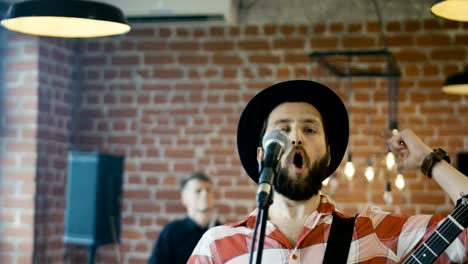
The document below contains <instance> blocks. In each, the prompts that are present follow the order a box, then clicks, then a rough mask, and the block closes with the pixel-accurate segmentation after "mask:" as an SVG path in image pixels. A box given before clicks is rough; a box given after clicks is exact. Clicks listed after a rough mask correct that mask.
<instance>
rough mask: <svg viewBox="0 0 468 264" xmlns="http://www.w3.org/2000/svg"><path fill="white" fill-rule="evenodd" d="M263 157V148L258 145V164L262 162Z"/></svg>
mask: <svg viewBox="0 0 468 264" xmlns="http://www.w3.org/2000/svg"><path fill="white" fill-rule="evenodd" d="M262 159H263V148H262V147H258V148H257V162H258V164H260V163H261V162H262Z"/></svg>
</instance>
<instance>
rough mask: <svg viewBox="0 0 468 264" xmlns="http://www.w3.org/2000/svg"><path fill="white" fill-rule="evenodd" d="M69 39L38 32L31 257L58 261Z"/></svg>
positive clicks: (71, 55) (70, 76) (71, 83)
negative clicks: (36, 114) (35, 163)
mask: <svg viewBox="0 0 468 264" xmlns="http://www.w3.org/2000/svg"><path fill="white" fill-rule="evenodd" d="M74 43H75V42H74V41H72V40H64V39H58V38H40V41H39V58H40V59H39V69H38V73H39V87H38V110H39V116H38V124H37V153H36V155H37V156H36V158H37V167H36V195H35V201H36V208H35V209H36V217H35V237H34V240H35V248H34V256H35V258H34V261H35V262H38V263H63V262H64V252H65V250H64V245H63V232H64V227H63V226H64V219H65V216H64V211H65V205H66V204H65V203H66V199H65V197H66V194H65V189H66V188H65V186H66V173H67V151H68V150H69V149H70V148H71V147H72V146H71V142H69V141H70V136H71V134H70V133H71V131H70V130H71V128H72V124H71V117H72V102H73V101H72V99H73V91H74V89H78V87H76V85H77V84H78V83H77V82H76V81H75V77H74V71H75V68H77V67H75V63H74V60H75V57H77V56H79V54H78V53H76V52H75V46H74Z"/></svg>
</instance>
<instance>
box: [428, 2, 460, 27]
mask: <svg viewBox="0 0 468 264" xmlns="http://www.w3.org/2000/svg"><path fill="white" fill-rule="evenodd" d="M431 13H432V14H434V15H435V16H438V17H440V18H444V19H447V20H452V21H460V22H468V0H437V1H435V2H434V4H433V5H432V7H431Z"/></svg>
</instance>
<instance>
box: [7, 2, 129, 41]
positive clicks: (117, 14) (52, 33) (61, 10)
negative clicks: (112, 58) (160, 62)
mask: <svg viewBox="0 0 468 264" xmlns="http://www.w3.org/2000/svg"><path fill="white" fill-rule="evenodd" d="M1 24H2V26H4V27H5V28H7V29H9V30H12V31H16V32H21V33H24V34H29V35H37V36H46V37H61V38H93V37H105V36H113V35H119V34H124V33H127V32H128V31H130V26H129V25H128V23H127V20H126V18H125V16H124V14H123V13H122V11H121V10H120V9H119V8H117V7H115V6H112V5H109V4H105V3H98V2H92V1H81V0H28V1H23V2H18V3H14V4H11V5H10V7H9V8H8V10H7V13H6V15H5V18H3V19H2V21H1Z"/></svg>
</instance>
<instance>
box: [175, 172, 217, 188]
mask: <svg viewBox="0 0 468 264" xmlns="http://www.w3.org/2000/svg"><path fill="white" fill-rule="evenodd" d="M191 180H199V181H202V182H210V183H211V179H210V177H208V175H206V174H205V173H203V172H194V173H192V175H190V177H188V178H186V179H183V180H182V181H180V190H181V191H182V190H184V188H185V186H187V183H188V182H189V181H191Z"/></svg>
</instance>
